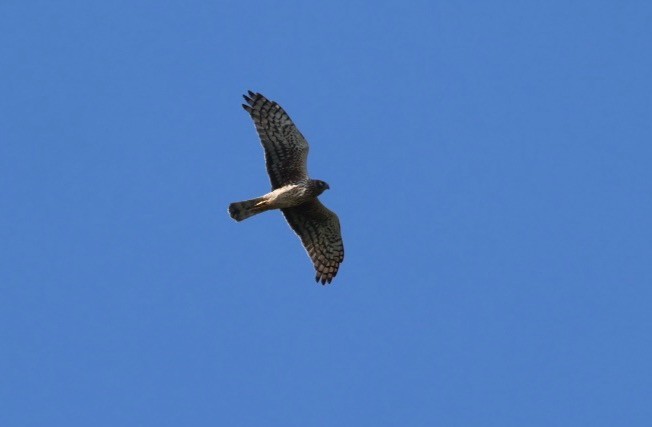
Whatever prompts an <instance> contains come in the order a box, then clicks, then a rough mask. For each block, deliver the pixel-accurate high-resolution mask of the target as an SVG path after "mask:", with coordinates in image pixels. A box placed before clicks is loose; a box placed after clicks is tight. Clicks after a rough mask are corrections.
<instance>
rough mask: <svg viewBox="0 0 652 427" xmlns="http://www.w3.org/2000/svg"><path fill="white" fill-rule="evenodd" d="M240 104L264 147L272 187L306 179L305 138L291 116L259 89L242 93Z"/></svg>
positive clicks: (306, 152) (306, 143) (306, 153)
mask: <svg viewBox="0 0 652 427" xmlns="http://www.w3.org/2000/svg"><path fill="white" fill-rule="evenodd" d="M244 99H245V101H247V104H242V107H243V108H244V109H245V110H247V112H248V113H249V114H250V115H251V118H252V119H253V120H254V124H255V125H256V131H258V136H259V137H260V141H261V143H262V144H263V148H264V149H265V163H266V165H267V173H268V174H269V178H270V181H271V182H272V189H273V190H274V189H277V188H280V187H283V186H284V185H287V184H292V183H297V182H301V181H305V180H307V179H308V167H307V161H308V141H306V139H305V138H304V137H303V135H301V132H299V129H297V127H296V126H295V125H294V123H293V122H292V119H290V116H288V114H287V113H286V112H285V110H283V108H281V106H280V105H278V104H277V103H276V102H273V101H270V100H268V99H267V98H265V97H264V96H263V95H261V94H259V93H254V92H251V91H249V96H247V95H244Z"/></svg>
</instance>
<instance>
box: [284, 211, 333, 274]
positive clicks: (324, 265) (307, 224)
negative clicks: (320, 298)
mask: <svg viewBox="0 0 652 427" xmlns="http://www.w3.org/2000/svg"><path fill="white" fill-rule="evenodd" d="M282 211H283V215H285V219H286V220H287V222H288V223H289V224H290V227H292V229H293V230H294V232H295V233H297V235H298V236H299V238H300V239H301V242H302V243H303V246H304V247H305V248H306V251H307V252H308V256H309V257H310V259H311V260H312V262H313V264H314V266H315V270H317V275H316V276H315V280H316V281H317V282H320V281H321V284H322V285H325V284H326V283H330V282H331V281H332V280H333V277H335V275H336V274H337V270H338V269H339V268H340V263H341V262H342V261H343V260H344V244H343V243H342V233H341V231H340V221H339V219H338V218H337V215H335V213H333V212H332V211H330V210H329V209H328V208H327V207H326V206H324V205H323V204H322V203H321V202H320V201H319V200H318V199H314V200H312V201H310V202H308V203H304V204H303V205H300V206H296V207H294V208H289V209H282Z"/></svg>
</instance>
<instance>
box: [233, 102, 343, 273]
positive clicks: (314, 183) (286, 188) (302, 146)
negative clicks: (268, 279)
mask: <svg viewBox="0 0 652 427" xmlns="http://www.w3.org/2000/svg"><path fill="white" fill-rule="evenodd" d="M244 99H245V101H247V104H246V105H245V104H243V107H244V109H245V110H246V111H247V112H248V113H249V114H250V115H251V117H252V119H253V120H254V124H255V125H256V130H257V132H258V135H259V136H260V140H261V143H262V145H263V149H264V151H265V162H266V165H267V173H268V174H269V177H270V181H271V183H272V191H271V192H270V193H267V194H265V195H264V196H261V197H258V198H255V199H251V200H244V201H242V202H235V203H231V204H230V205H229V214H230V215H231V217H232V218H233V219H235V220H236V221H242V220H244V219H247V218H249V217H251V216H253V215H256V214H259V213H261V212H265V211H268V210H272V209H281V211H282V212H283V215H284V216H285V219H286V220H287V221H288V223H289V224H290V227H291V228H292V230H294V232H295V233H297V235H298V236H299V238H300V239H301V242H302V243H303V246H304V247H305V248H306V251H307V252H308V255H309V256H310V258H311V259H312V261H313V264H314V266H315V269H316V270H317V275H316V277H315V279H316V280H317V281H318V282H319V281H321V283H322V284H326V283H330V282H331V281H332V280H333V277H335V275H336V274H337V271H338V269H339V266H340V263H341V262H342V261H343V260H344V245H343V243H342V236H341V232H340V222H339V219H338V218H337V215H335V214H334V213H333V212H332V211H330V210H329V209H328V208H326V207H325V206H324V205H323V204H322V203H321V202H320V201H319V199H318V198H317V197H318V196H319V195H320V194H321V193H323V192H324V191H325V190H327V189H328V188H329V186H328V184H326V183H325V182H324V181H320V180H317V179H310V178H309V177H308V171H307V158H308V149H309V147H308V142H307V141H306V139H305V138H304V137H303V135H301V132H299V130H298V129H297V128H296V126H295V125H294V123H293V122H292V120H291V119H290V117H289V116H288V115H287V113H286V112H285V111H284V110H283V109H282V108H281V107H280V106H279V105H278V104H277V103H275V102H272V101H269V100H268V99H267V98H265V97H264V96H263V95H261V94H259V93H253V92H251V91H250V92H249V96H246V95H245V97H244Z"/></svg>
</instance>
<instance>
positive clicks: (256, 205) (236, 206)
mask: <svg viewBox="0 0 652 427" xmlns="http://www.w3.org/2000/svg"><path fill="white" fill-rule="evenodd" d="M268 209H269V208H268V207H267V203H266V201H265V198H264V197H258V198H255V199H251V200H244V201H242V202H234V203H231V204H230V205H229V215H231V218H233V219H235V220H236V221H238V222H239V221H242V220H244V219H247V218H249V217H250V216H254V215H256V214H259V213H261V212H265V211H266V210H268Z"/></svg>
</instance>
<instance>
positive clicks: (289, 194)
mask: <svg viewBox="0 0 652 427" xmlns="http://www.w3.org/2000/svg"><path fill="white" fill-rule="evenodd" d="M319 182H323V181H317V180H309V181H307V182H300V183H298V184H288V185H284V186H283V187H280V188H277V189H276V190H273V191H271V192H269V193H267V194H265V195H264V196H261V197H258V198H256V199H251V200H245V201H242V202H235V203H231V204H230V205H229V214H231V217H232V218H233V219H235V220H236V221H242V220H243V219H247V218H249V217H251V216H253V215H256V214H258V213H261V212H265V211H269V210H272V209H287V208H293V207H296V206H300V205H302V204H304V203H306V202H309V201H311V200H313V199H314V198H315V197H317V196H319V195H320V194H321V193H322V192H323V191H324V190H325V189H326V188H328V187H326V188H324V187H321V186H320V184H319Z"/></svg>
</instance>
